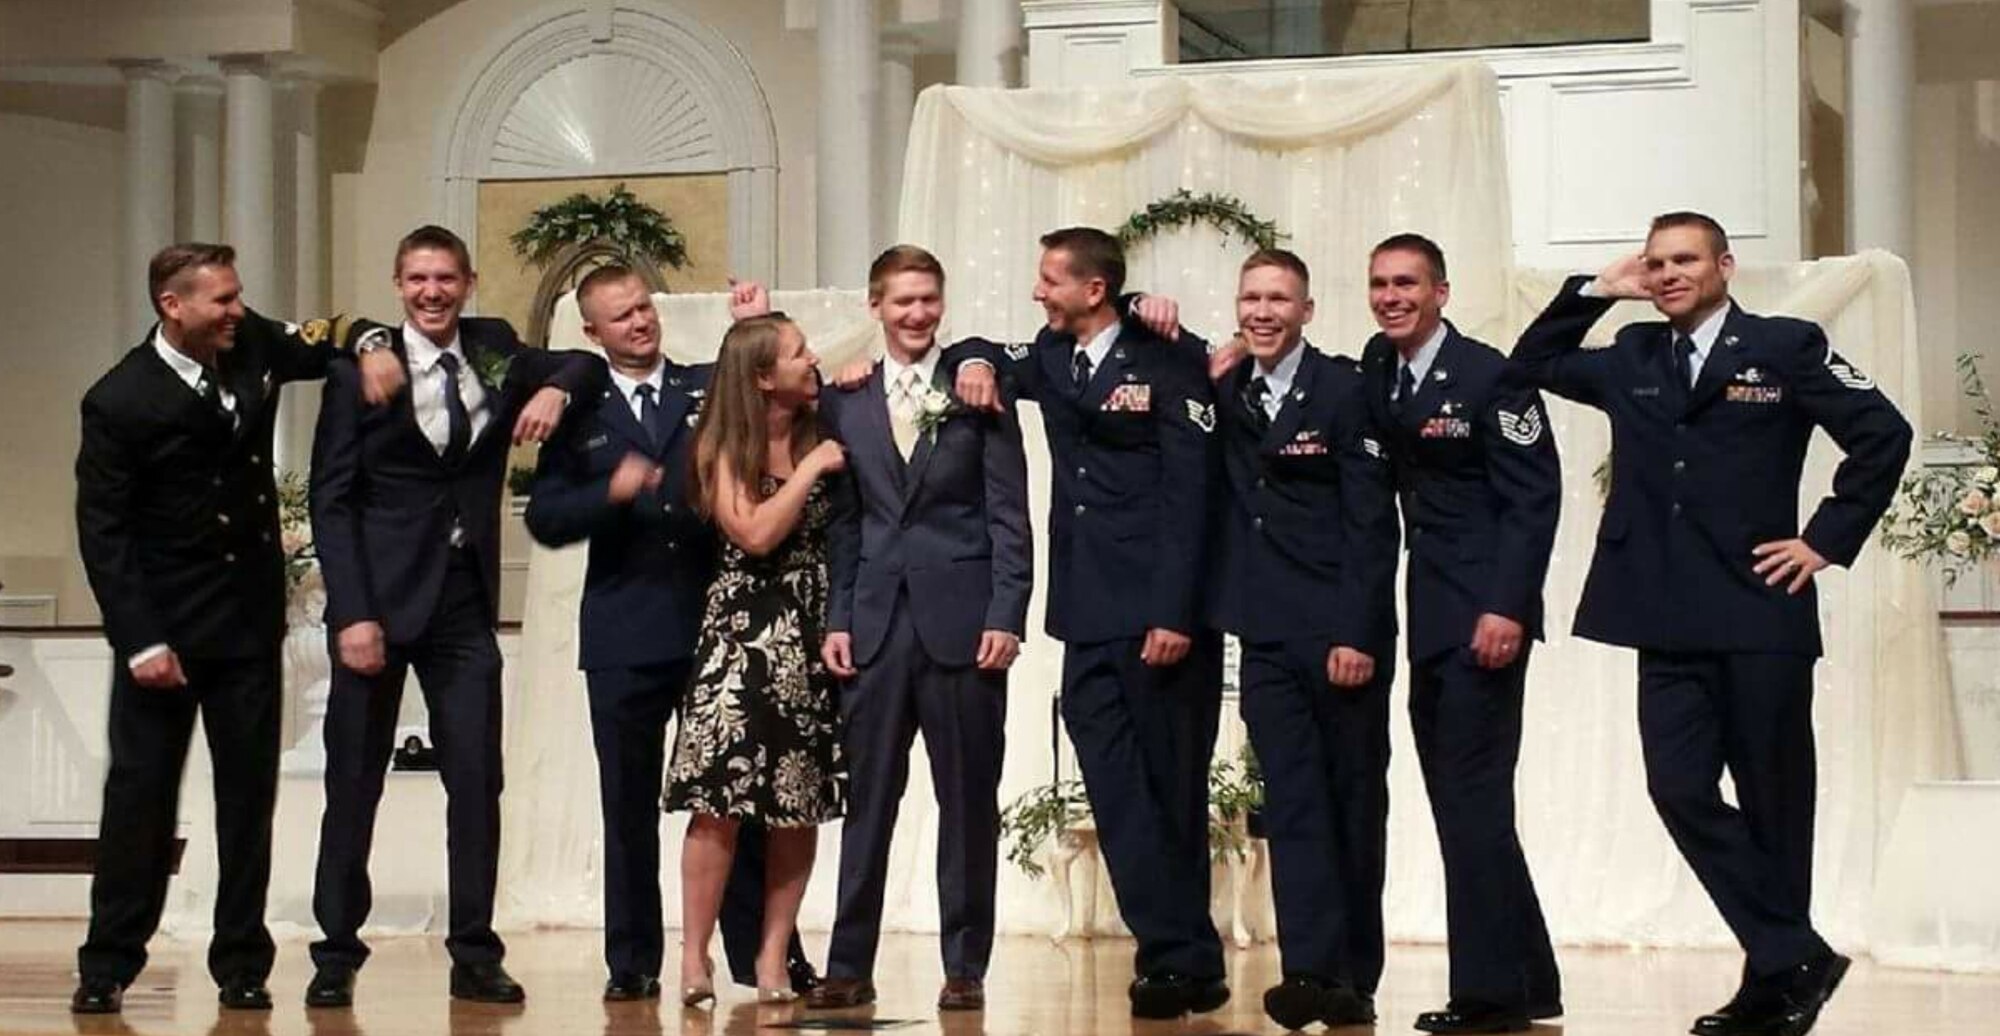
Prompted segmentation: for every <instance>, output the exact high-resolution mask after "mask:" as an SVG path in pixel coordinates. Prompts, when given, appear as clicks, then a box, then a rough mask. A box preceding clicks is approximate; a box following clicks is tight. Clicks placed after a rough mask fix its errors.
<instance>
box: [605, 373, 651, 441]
mask: <svg viewBox="0 0 2000 1036" xmlns="http://www.w3.org/2000/svg"><path fill="white" fill-rule="evenodd" d="M597 413H598V417H599V418H600V419H601V420H602V421H603V422H604V426H605V427H606V428H608V429H610V430H612V431H615V432H617V433H618V434H619V435H621V436H623V437H624V438H625V440H626V441H627V442H629V443H631V444H632V447H633V448H634V449H636V450H638V451H639V452H641V453H651V452H652V449H653V445H652V442H651V440H650V439H649V438H648V436H647V435H646V429H645V428H643V427H641V426H640V424H639V419H638V418H637V417H636V416H634V415H633V413H632V403H631V401H630V400H628V399H626V398H625V393H623V392H621V391H619V390H618V386H617V384H615V383H614V384H612V385H611V386H610V387H608V388H606V389H605V390H604V399H603V402H602V403H601V404H600V405H599V406H598V408H597Z"/></svg>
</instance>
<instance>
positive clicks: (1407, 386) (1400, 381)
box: [1390, 364, 1417, 414]
mask: <svg viewBox="0 0 2000 1036" xmlns="http://www.w3.org/2000/svg"><path fill="white" fill-rule="evenodd" d="M1416 397H1417V376H1416V374H1415V373H1414V372H1412V371H1411V370H1410V368H1409V366H1408V365H1407V364H1405V365H1404V366H1403V367H1402V368H1401V369H1400V370H1398V372H1397V374H1396V399H1395V403H1394V405H1393V406H1391V407H1390V409H1391V410H1394V411H1395V412H1396V413H1398V414H1401V413H1402V412H1403V409H1404V408H1405V407H1407V406H1409V405H1410V400H1412V399H1415V398H1416Z"/></svg>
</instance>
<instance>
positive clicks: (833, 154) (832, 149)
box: [814, 0, 877, 287]
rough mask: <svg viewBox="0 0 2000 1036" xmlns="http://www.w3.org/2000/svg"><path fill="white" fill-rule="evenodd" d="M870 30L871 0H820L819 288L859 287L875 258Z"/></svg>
mask: <svg viewBox="0 0 2000 1036" xmlns="http://www.w3.org/2000/svg"><path fill="white" fill-rule="evenodd" d="M875 33H876V13H875V0H819V41H818V42H819V98H818V100H819V133H818V149H819V156H818V161H817V163H816V167H815V170H814V175H815V177H816V180H817V185H818V190H817V208H818V212H817V216H818V218H817V220H816V222H817V224H818V231H819V236H818V242H817V253H816V254H817V256H818V278H817V279H818V282H819V285H820V286H821V287H858V286H859V285H860V284H861V283H862V281H863V280H865V279H866V278H867V276H868V263H869V261H870V260H872V259H873V258H874V253H873V252H871V251H870V250H869V246H870V244H871V243H872V242H873V240H874V236H875V219H874V204H873V203H874V195H875V190H876V184H875V168H876V163H875V154H874V151H875V145H876V136H875V122H876V111H875V105H876V100H875V92H876V85H875V81H876V75H877V67H876V61H877V59H876V42H875Z"/></svg>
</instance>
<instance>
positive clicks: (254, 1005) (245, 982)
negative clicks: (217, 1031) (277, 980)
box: [216, 978, 271, 1011]
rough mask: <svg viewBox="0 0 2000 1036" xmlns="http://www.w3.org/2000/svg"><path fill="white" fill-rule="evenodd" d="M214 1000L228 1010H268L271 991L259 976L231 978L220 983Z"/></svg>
mask: <svg viewBox="0 0 2000 1036" xmlns="http://www.w3.org/2000/svg"><path fill="white" fill-rule="evenodd" d="M216 1001H217V1002H218V1003H220V1004H221V1005H222V1006H223V1008H224V1009H225V1010H230V1011H268V1010H270V1009H271V991H270V990H269V989H267V988H265V987H264V980H263V979H261V978H232V979H229V980H228V981H226V982H224V983H222V989H221V991H220V992H219V993H217V994H216Z"/></svg>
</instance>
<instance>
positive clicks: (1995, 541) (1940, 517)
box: [1882, 355, 2000, 584]
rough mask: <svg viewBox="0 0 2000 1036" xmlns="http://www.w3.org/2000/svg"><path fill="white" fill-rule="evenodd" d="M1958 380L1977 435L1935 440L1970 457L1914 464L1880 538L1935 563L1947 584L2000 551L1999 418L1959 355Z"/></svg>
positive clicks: (1971, 364)
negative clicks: (1965, 460) (1968, 402)
mask: <svg viewBox="0 0 2000 1036" xmlns="http://www.w3.org/2000/svg"><path fill="white" fill-rule="evenodd" d="M1958 375H1959V382H1960V384H1961V385H1962V386H1963V388H1964V391H1965V394H1966V396H1967V397H1969V398H1970V399H1971V400H1972V401H1973V412H1974V413H1975V414H1977V415H1979V421H1980V425H1981V428H1982V431H1981V432H1980V434H1978V435H1976V436H1966V435H1949V434H1944V433H1940V434H1938V435H1937V436H1936V437H1935V440H1936V441H1938V442H1942V443H1948V444H1950V445H1953V446H1957V447H1959V448H1961V449H1963V450H1967V451H1970V452H1971V453H1972V455H1973V457H1974V460H1973V461H1972V462H1971V463H1967V464H1953V465H1949V466H1942V465H1940V466H1926V467H1920V468H1918V469H1917V470H1916V471H1915V472H1914V473H1912V474H1911V475H1909V476H1908V477H1907V478H1905V479H1903V484H1902V486H1901V487H1900V488H1899V489H1898V490H1897V491H1896V501H1895V503H1894V505H1892V506H1891V507H1890V508H1889V513H1888V514H1887V515H1886V516H1884V518H1883V519H1882V544H1883V546H1885V547H1887V548H1889V550H1891V551H1893V552H1894V553H1896V554H1897V555H1898V556H1901V557H1904V558H1908V559H1910V560H1912V561H1920V562H1923V563H1925V564H1929V565H1935V566H1937V567H1938V568H1939V569H1940V570H1941V571H1942V572H1943V573H1944V577H1945V582H1946V583H1947V584H1950V583H1953V582H1956V581H1957V579H1958V577H1959V576H1960V575H1962V574H1964V573H1965V572H1966V571H1968V570H1970V569H1972V568H1974V567H1977V566H1978V565H1980V564H1982V563H1984V562H1985V561H1986V560H1987V559H1988V558H1991V557H1994V556H1995V555H1996V554H2000V423H1996V421H1995V420H1994V416H1993V401H1992V400H1991V399H1990V398H1989V397H1988V396H1987V394H1986V385H1985V382H1984V381H1983V380H1982V379H1981V378H1980V376H1979V367H1978V365H1977V363H1976V362H1975V360H1974V358H1973V357H1971V356H1969V355H1961V356H1960V357H1959V358H1958Z"/></svg>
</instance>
